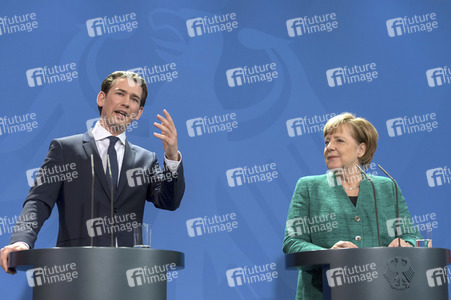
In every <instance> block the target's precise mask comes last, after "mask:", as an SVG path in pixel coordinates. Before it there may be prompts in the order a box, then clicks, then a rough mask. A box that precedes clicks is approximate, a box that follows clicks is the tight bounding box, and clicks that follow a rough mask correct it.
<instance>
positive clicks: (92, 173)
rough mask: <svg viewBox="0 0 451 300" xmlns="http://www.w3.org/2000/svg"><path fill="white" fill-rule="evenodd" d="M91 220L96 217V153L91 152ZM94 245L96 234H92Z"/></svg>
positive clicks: (92, 244) (92, 243)
mask: <svg viewBox="0 0 451 300" xmlns="http://www.w3.org/2000/svg"><path fill="white" fill-rule="evenodd" d="M91 175H92V177H91V220H93V219H94V155H92V154H91ZM93 246H94V235H92V236H91V247H93Z"/></svg>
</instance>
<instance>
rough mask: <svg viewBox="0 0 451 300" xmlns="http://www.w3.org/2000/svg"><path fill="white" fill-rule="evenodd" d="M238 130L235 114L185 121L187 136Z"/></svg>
mask: <svg viewBox="0 0 451 300" xmlns="http://www.w3.org/2000/svg"><path fill="white" fill-rule="evenodd" d="M237 128H238V121H237V118H236V113H228V114H224V115H214V116H211V117H208V116H205V117H203V118H193V119H189V120H187V121H186V129H187V130H188V136H190V137H197V136H201V135H204V134H205V135H208V134H213V133H220V132H231V131H232V130H234V129H237Z"/></svg>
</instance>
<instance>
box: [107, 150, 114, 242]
mask: <svg viewBox="0 0 451 300" xmlns="http://www.w3.org/2000/svg"><path fill="white" fill-rule="evenodd" d="M106 160H107V162H108V172H109V175H110V183H111V185H110V194H111V220H110V235H111V247H114V232H113V225H114V218H113V205H114V198H113V196H114V192H113V184H114V182H113V175H112V174H111V164H110V156H109V155H108V154H107V155H106Z"/></svg>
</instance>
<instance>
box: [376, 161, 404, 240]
mask: <svg viewBox="0 0 451 300" xmlns="http://www.w3.org/2000/svg"><path fill="white" fill-rule="evenodd" d="M377 166H378V167H379V169H381V170H382V172H384V173H385V175H387V176H388V178H390V179H391V181H393V184H394V185H395V194H396V220H397V223H398V225H397V228H396V236H397V239H398V247H401V237H400V236H399V232H400V229H399V204H398V185H397V184H396V181H395V180H394V179H393V177H391V176H390V174H388V173H387V171H385V170H384V168H382V167H381V165H379V164H378V165H377Z"/></svg>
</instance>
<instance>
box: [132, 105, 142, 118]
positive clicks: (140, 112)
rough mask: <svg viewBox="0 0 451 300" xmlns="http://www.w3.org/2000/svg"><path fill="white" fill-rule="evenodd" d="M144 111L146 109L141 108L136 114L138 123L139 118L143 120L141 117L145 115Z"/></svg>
mask: <svg viewBox="0 0 451 300" xmlns="http://www.w3.org/2000/svg"><path fill="white" fill-rule="evenodd" d="M143 111H144V107H143V106H140V107H139V109H138V112H137V113H136V116H135V118H134V119H135V120H136V121H138V120H139V118H141V115H142V114H143Z"/></svg>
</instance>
